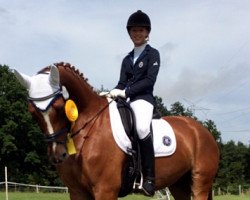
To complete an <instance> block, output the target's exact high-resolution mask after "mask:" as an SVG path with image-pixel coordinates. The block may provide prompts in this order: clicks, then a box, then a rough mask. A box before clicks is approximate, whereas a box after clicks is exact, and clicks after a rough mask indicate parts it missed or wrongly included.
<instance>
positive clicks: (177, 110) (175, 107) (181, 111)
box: [170, 101, 197, 119]
mask: <svg viewBox="0 0 250 200" xmlns="http://www.w3.org/2000/svg"><path fill="white" fill-rule="evenodd" d="M170 115H173V116H187V117H193V118H194V119H197V118H196V117H195V116H194V114H193V113H192V111H191V110H189V109H188V108H185V107H184V105H183V104H181V103H180V102H179V101H177V102H175V103H173V104H171V109H170Z"/></svg>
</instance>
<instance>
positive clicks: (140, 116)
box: [109, 10, 160, 196]
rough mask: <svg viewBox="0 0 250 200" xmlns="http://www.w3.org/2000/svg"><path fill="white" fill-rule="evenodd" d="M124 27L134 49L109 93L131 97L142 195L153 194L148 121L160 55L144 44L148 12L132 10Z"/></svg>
mask: <svg viewBox="0 0 250 200" xmlns="http://www.w3.org/2000/svg"><path fill="white" fill-rule="evenodd" d="M127 31H128V34H129V36H130V38H131V40H132V42H133V43H134V49H133V50H132V51H131V52H130V53H129V54H128V55H127V56H126V57H125V58H124V59H123V61H122V66H121V72H120V80H119V82H118V85H117V86H116V87H115V89H113V90H111V91H110V94H109V95H110V96H111V97H114V98H115V97H117V96H121V97H123V98H129V99H130V106H131V108H132V109H133V111H134V114H135V119H136V129H137V133H138V136H139V139H140V140H139V145H140V151H141V158H142V173H143V186H142V187H143V188H142V190H143V192H144V194H145V195H148V196H152V195H154V190H155V180H154V179H155V166H154V148H153V141H152V134H151V132H150V124H151V120H152V116H153V109H154V104H155V102H154V96H153V90H154V84H155V81H156V78H157V74H158V71H159V67H160V55H159V52H158V51H157V50H156V49H154V48H152V47H151V46H150V45H148V44H147V42H148V40H149V33H150V31H151V22H150V19H149V17H148V15H147V14H145V13H144V12H142V11H141V10H138V11H137V12H135V13H133V14H132V15H131V16H130V17H129V19H128V22H127Z"/></svg>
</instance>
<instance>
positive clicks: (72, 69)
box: [37, 62, 94, 90]
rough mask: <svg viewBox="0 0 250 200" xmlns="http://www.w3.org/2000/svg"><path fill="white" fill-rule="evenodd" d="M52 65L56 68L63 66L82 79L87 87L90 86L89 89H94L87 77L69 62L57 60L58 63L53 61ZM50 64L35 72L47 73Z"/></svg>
mask: <svg viewBox="0 0 250 200" xmlns="http://www.w3.org/2000/svg"><path fill="white" fill-rule="evenodd" d="M54 66H56V67H57V68H59V67H63V68H64V69H65V70H67V71H69V72H71V73H73V74H74V75H75V76H76V77H77V78H79V79H81V80H83V81H84V82H85V83H86V84H87V85H88V87H90V88H91V90H94V89H93V87H92V86H91V85H90V84H89V83H88V78H85V77H84V75H83V73H81V72H80V71H79V69H76V68H75V66H73V65H71V64H70V63H65V62H59V63H54ZM50 67H51V65H50V66H47V67H44V68H43V69H41V70H40V71H38V72H37V74H43V73H48V72H49V71H50Z"/></svg>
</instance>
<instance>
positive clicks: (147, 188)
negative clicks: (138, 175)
mask: <svg viewBox="0 0 250 200" xmlns="http://www.w3.org/2000/svg"><path fill="white" fill-rule="evenodd" d="M139 145H140V150H141V162H142V174H143V185H142V190H143V192H144V194H145V195H147V196H153V195H154V192H155V157H154V147H153V141H152V137H151V133H150V134H148V136H147V137H146V138H144V139H143V140H139Z"/></svg>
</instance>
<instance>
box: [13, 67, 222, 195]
mask: <svg viewBox="0 0 250 200" xmlns="http://www.w3.org/2000/svg"><path fill="white" fill-rule="evenodd" d="M15 75H16V77H17V78H18V80H19V81H20V82H21V83H22V84H23V85H24V86H25V87H26V88H27V89H28V91H29V105H28V109H29V112H30V113H31V114H32V116H33V117H34V118H35V120H36V121H37V122H38V124H39V126H40V128H41V130H42V132H43V133H44V134H45V137H46V138H47V141H48V155H49V157H50V159H51V160H52V162H53V163H54V164H56V168H57V171H58V173H59V176H60V178H61V179H62V181H63V183H64V184H65V185H66V186H67V187H68V189H69V193H70V198H71V200H94V199H95V200H116V199H118V194H119V191H120V187H121V183H122V174H123V169H124V165H125V163H126V160H127V158H128V155H127V154H125V153H124V152H123V151H122V150H121V149H120V148H119V147H118V145H117V144H116V142H115V140H114V137H113V135H112V130H111V124H110V116H109V109H107V107H108V106H109V103H108V101H107V99H106V98H105V97H100V96H99V95H98V94H97V93H96V92H95V91H94V90H93V88H92V87H91V86H90V85H89V84H88V82H87V80H86V79H85V78H84V77H83V75H82V74H80V73H79V71H78V70H76V69H75V68H74V67H72V66H71V65H70V64H65V63H58V64H55V65H54V66H50V67H47V68H44V69H43V70H42V71H40V72H39V73H38V74H37V75H35V76H32V77H30V76H27V75H24V74H21V73H19V72H17V71H15ZM52 75H53V76H52ZM47 86H48V87H50V88H49V89H46V88H48V87H47ZM67 99H71V100H73V102H75V105H74V104H70V106H71V107H72V106H73V113H70V114H69V115H70V116H68V115H67V116H66V114H67V113H66V114H65V103H66V100H67ZM74 106H75V107H77V108H78V113H77V112H75V110H74V109H75V108H74ZM66 112H67V111H66ZM77 114H78V115H77ZM72 118H73V119H72ZM163 119H165V120H166V121H167V122H168V123H169V124H170V125H171V126H172V128H173V130H174V132H175V135H176V142H177V148H176V151H175V153H174V154H172V155H171V156H168V157H159V158H156V159H155V167H156V168H155V169H156V171H155V173H156V177H155V183H156V189H157V190H159V189H163V188H165V187H168V188H169V190H170V192H171V194H172V195H173V197H174V198H175V199H176V200H190V199H191V196H192V198H193V199H194V200H207V199H212V195H211V189H212V183H213V180H214V177H215V175H216V172H217V169H218V160H219V151H218V147H217V144H216V142H215V140H214V138H213V136H212V134H211V133H210V132H209V131H208V130H207V129H206V128H204V127H203V126H202V125H201V124H200V123H198V122H196V121H195V120H194V119H192V118H189V117H181V116H171V117H163ZM68 133H70V134H68ZM70 140H73V146H74V145H75V149H74V147H73V150H72V149H71V150H72V151H74V150H76V153H75V154H74V153H73V154H72V155H69V154H70V153H69V151H68V150H67V148H66V145H65V143H66V142H67V143H68V142H69V141H70ZM71 142H72V141H71ZM71 145H72V143H71ZM68 148H71V147H68Z"/></svg>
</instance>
